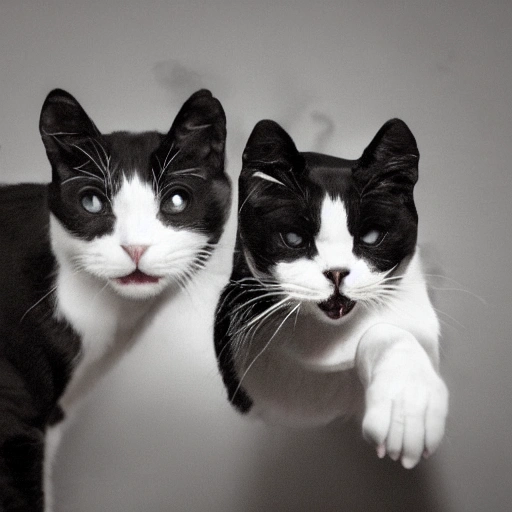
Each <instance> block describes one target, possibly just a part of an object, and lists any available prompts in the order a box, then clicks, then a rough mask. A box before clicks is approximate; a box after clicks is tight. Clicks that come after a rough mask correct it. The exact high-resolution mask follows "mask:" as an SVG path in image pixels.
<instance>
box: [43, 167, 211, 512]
mask: <svg viewBox="0 0 512 512" xmlns="http://www.w3.org/2000/svg"><path fill="white" fill-rule="evenodd" d="M112 210H113V212H114V215H115V218H116V220H115V226H114V230H113V232H112V233H110V234H107V235H105V236H101V237H98V238H95V239H93V240H92V241H83V240H80V239H78V238H76V237H74V236H72V235H71V234H70V233H69V232H68V231H67V230H66V229H65V228H64V227H63V226H62V225H61V224H60V222H59V221H58V220H57V219H56V218H55V217H54V216H51V219H50V233H51V242H52V248H53V251H54V254H55V256H56V259H57V265H58V274H57V282H56V284H57V289H56V298H57V301H56V309H55V315H56V317H57V318H60V319H63V320H66V321H67V322H68V323H70V324H71V326H72V327H73V329H74V330H75V331H76V332H77V333H78V334H79V335H80V337H81V342H82V343H81V352H80V354H79V355H78V359H77V362H76V367H75V369H74V371H73V375H72V378H71V381H70V382H69V384H68V386H67V388H66V390H65V392H64V394H63V396H62V397H61V399H60V401H59V405H60V406H61V407H62V408H63V410H64V411H65V413H66V415H69V412H70V408H71V407H72V406H73V405H74V404H75V403H76V402H77V400H78V399H79V398H80V397H82V396H83V395H84V394H85V393H86V392H87V390H88V389H89V388H90V387H91V386H92V385H93V384H94V383H95V382H96V381H97V380H98V378H100V377H101V375H103V374H104V373H105V372H106V371H107V370H108V369H109V368H110V367H111V366H112V364H114V363H115V362H116V361H117V359H118V358H119V357H120V356H121V354H122V353H123V352H124V351H125V350H126V349H127V348H129V347H130V346H131V343H132V342H133V340H134V338H135V337H136V334H137V333H138V331H139V330H140V329H141V328H142V327H143V320H144V317H145V316H146V315H147V314H148V312H149V310H150V309H151V308H152V307H154V306H155V301H156V297H157V296H158V295H160V294H161V293H162V292H163V290H164V289H167V288H169V287H170V286H171V285H172V284H175V285H180V286H181V285H183V284H184V283H185V282H186V280H187V279H188V276H189V273H190V272H191V271H192V270H194V268H193V267H191V262H192V260H193V258H194V257H195V256H197V254H198V252H199V251H201V249H202V248H203V247H204V246H205V245H206V244H207V236H206V235H203V234H199V233H196V232H193V231H190V230H186V229H177V228H173V227H169V226H166V225H164V224H163V223H162V222H161V221H160V220H159V219H158V217H157V214H158V199H157V198H156V197H155V196H154V194H153V191H152V189H151V187H150V186H149V185H147V184H144V183H142V182H141V181H140V180H139V179H138V178H137V176H135V177H133V179H131V180H126V179H125V180H124V182H123V183H122V186H121V189H120V191H119V192H118V194H117V195H116V196H115V198H114V200H113V204H112ZM123 245H125V246H128V245H144V246H148V248H147V250H146V251H145V252H144V254H143V255H142V257H141V259H140V261H139V265H138V267H139V269H140V270H141V271H142V272H144V273H146V274H148V275H152V276H159V277H160V280H159V282H158V283H149V284H124V285H123V284H120V283H119V282H118V281H116V279H117V278H119V277H122V276H126V275H128V274H131V273H132V272H133V271H134V270H135V269H136V268H137V265H136V264H135V263H134V261H133V260H132V259H131V258H130V256H129V255H128V254H127V252H126V251H125V250H124V249H123V248H122V246H123ZM59 432H60V427H53V428H51V429H49V431H48V435H47V448H46V453H45V488H46V489H48V493H47V498H46V499H47V505H46V507H47V510H50V507H51V493H50V487H51V485H50V474H51V464H52V461H53V458H54V453H55V451H56V447H57V444H58V440H59V438H60V434H59Z"/></svg>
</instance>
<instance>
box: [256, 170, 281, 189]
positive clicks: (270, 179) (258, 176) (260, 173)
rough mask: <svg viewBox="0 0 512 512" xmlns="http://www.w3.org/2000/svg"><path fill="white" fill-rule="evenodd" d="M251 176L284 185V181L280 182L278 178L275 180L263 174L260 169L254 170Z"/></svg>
mask: <svg viewBox="0 0 512 512" xmlns="http://www.w3.org/2000/svg"><path fill="white" fill-rule="evenodd" d="M252 177H253V178H261V179H262V180H266V181H271V182H272V183H277V184H278V185H281V186H282V187H284V186H285V185H284V183H281V182H280V181H279V180H276V179H275V178H272V176H269V175H268V174H265V173H264V172H261V171H256V172H255V173H254V174H253V175H252Z"/></svg>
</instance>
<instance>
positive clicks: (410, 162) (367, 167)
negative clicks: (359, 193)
mask: <svg viewBox="0 0 512 512" xmlns="http://www.w3.org/2000/svg"><path fill="white" fill-rule="evenodd" d="M419 157H420V154H419V151H418V146H417V144H416V139H415V138H414V135H413V134H412V132H411V130H409V127H408V126H407V125H406V124H405V123H404V122H403V121H401V120H400V119H391V120H390V121H388V122H387V123H385V124H384V126H383V127H382V128H381V129H380V130H379V131H378V133H377V135H376V136H375V137H374V138H373V140H372V142H371V143H370V144H369V146H368V147H367V148H366V149H365V150H364V152H363V155H362V156H361V158H360V159H359V161H358V166H357V167H356V168H355V169H354V174H355V175H359V176H360V177H363V178H366V179H368V180H370V179H371V180H374V179H378V180H381V181H383V180H390V181H392V182H395V183H396V184H400V183H401V184H403V185H405V184H408V185H409V186H414V184H415V183H416V182H417V181H418V161H419Z"/></svg>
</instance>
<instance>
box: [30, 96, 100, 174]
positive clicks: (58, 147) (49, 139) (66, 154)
mask: <svg viewBox="0 0 512 512" xmlns="http://www.w3.org/2000/svg"><path fill="white" fill-rule="evenodd" d="M39 132H40V133H41V137H42V139H43V143H44V146H45V148H46V153H47V155H48V159H49V160H50V163H51V164H52V169H53V173H54V179H55V178H59V177H60V178H62V173H63V172H65V171H66V170H69V168H70V166H71V167H72V166H73V165H78V162H79V161H80V160H81V161H83V160H85V158H86V157H85V155H84V154H83V152H81V151H79V150H77V146H80V145H81V144H82V143H83V142H84V140H87V139H90V138H97V137H100V136H101V134H100V132H99V130H98V128H96V126H95V124H94V123H93V122H92V121H91V119H90V118H89V116H88V115H87V114H86V113H85V111H84V109H83V108H82V107H81V106H80V104H79V103H78V101H76V99H75V98H74V97H73V96H71V94H69V93H67V92H66V91H63V90H62V89H54V90H53V91H51V92H50V93H49V94H48V96H47V97H46V100H45V102H44V104H43V107H42V109H41V116H40V118H39Z"/></svg>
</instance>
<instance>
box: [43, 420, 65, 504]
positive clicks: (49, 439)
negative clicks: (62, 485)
mask: <svg viewBox="0 0 512 512" xmlns="http://www.w3.org/2000/svg"><path fill="white" fill-rule="evenodd" d="M62 430H63V425H62V423H57V424H55V425H52V426H50V427H48V428H47V430H46V439H45V446H44V473H43V481H44V512H53V503H54V502H53V479H52V477H53V464H54V462H55V456H56V454H57V450H58V448H59V445H60V440H61V438H62Z"/></svg>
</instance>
